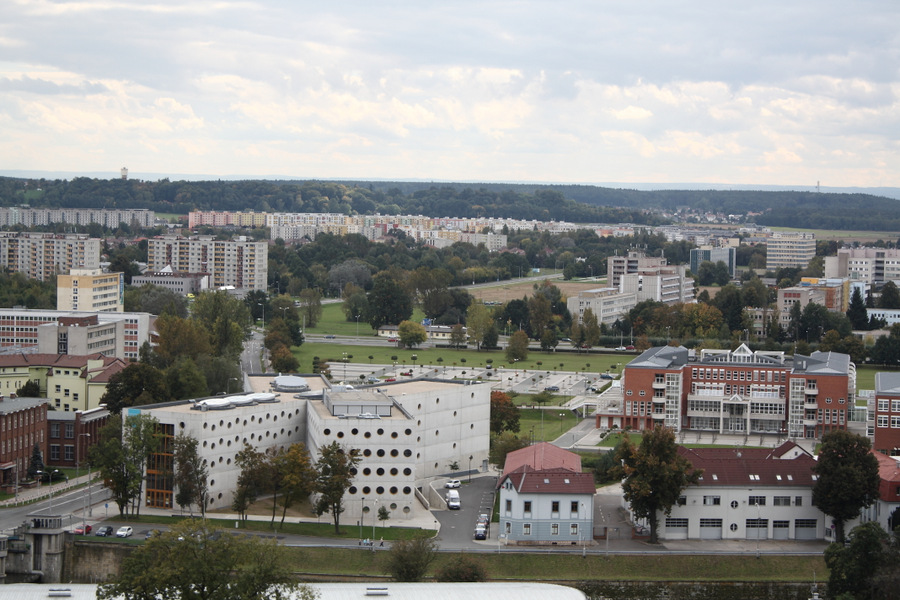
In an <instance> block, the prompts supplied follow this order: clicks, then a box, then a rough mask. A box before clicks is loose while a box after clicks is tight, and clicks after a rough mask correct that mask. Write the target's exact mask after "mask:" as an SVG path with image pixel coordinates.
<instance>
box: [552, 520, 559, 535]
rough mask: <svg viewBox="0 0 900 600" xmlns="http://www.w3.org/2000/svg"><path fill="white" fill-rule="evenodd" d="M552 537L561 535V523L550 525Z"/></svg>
mask: <svg viewBox="0 0 900 600" xmlns="http://www.w3.org/2000/svg"><path fill="white" fill-rule="evenodd" d="M550 535H559V523H551V524H550Z"/></svg>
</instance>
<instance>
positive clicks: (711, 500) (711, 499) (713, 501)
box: [703, 496, 722, 506]
mask: <svg viewBox="0 0 900 600" xmlns="http://www.w3.org/2000/svg"><path fill="white" fill-rule="evenodd" d="M703 504H704V505H706V506H719V505H720V504H722V497H721V496H703Z"/></svg>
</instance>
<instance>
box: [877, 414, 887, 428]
mask: <svg viewBox="0 0 900 600" xmlns="http://www.w3.org/2000/svg"><path fill="white" fill-rule="evenodd" d="M887 426H888V416H887V415H878V422H877V424H876V427H887Z"/></svg>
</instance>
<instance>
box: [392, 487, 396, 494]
mask: <svg viewBox="0 0 900 600" xmlns="http://www.w3.org/2000/svg"><path fill="white" fill-rule="evenodd" d="M391 493H392V494H396V493H397V486H392V487H391Z"/></svg>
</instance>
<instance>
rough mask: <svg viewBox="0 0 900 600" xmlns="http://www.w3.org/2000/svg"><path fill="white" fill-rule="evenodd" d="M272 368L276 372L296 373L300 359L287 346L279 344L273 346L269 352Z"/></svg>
mask: <svg viewBox="0 0 900 600" xmlns="http://www.w3.org/2000/svg"><path fill="white" fill-rule="evenodd" d="M270 358H271V362H272V368H273V369H274V370H275V371H276V372H278V373H296V372H297V370H298V369H299V368H300V361H299V360H297V357H296V356H294V354H293V353H292V352H291V351H290V350H289V349H288V348H287V346H285V345H283V344H281V345H278V346H276V347H275V349H274V350H272V352H271V354H270Z"/></svg>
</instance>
